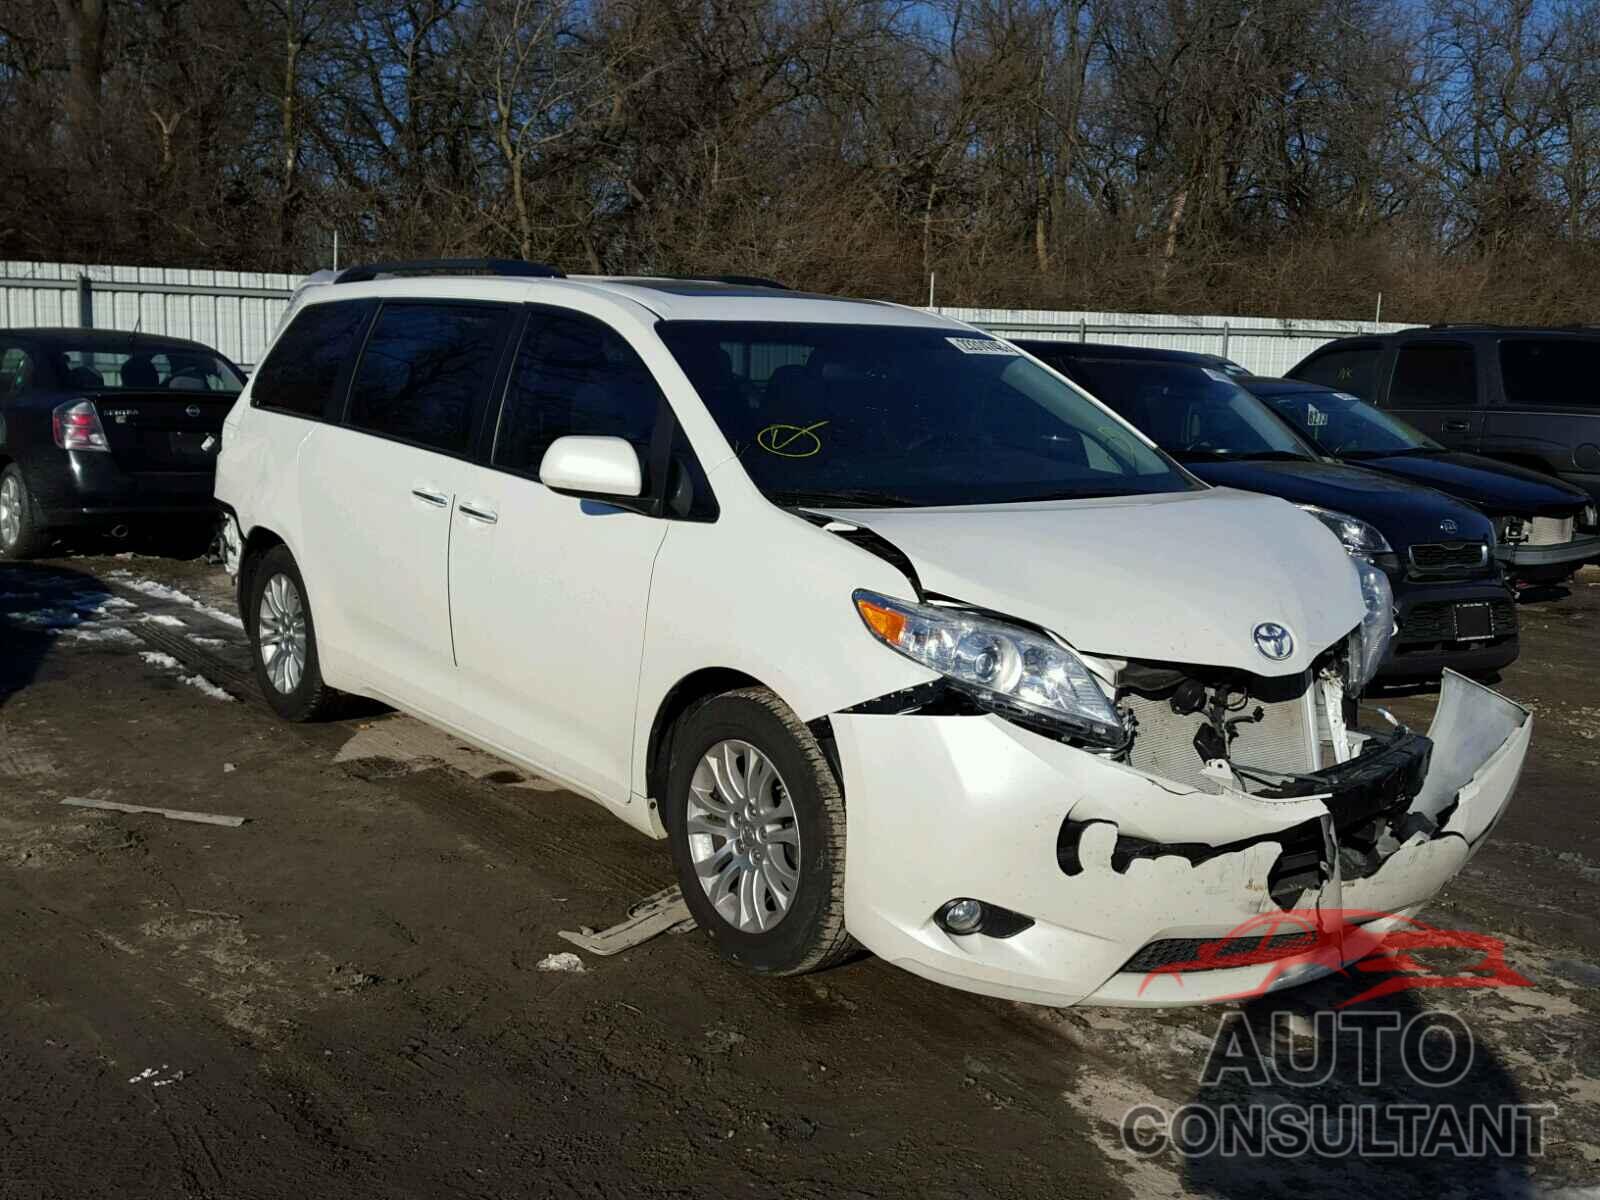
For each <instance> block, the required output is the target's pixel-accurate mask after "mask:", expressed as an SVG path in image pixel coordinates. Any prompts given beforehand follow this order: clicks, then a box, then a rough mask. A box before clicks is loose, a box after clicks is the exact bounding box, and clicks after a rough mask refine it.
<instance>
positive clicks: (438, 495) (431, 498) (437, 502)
mask: <svg viewBox="0 0 1600 1200" xmlns="http://www.w3.org/2000/svg"><path fill="white" fill-rule="evenodd" d="M411 494H412V495H413V496H415V497H416V498H417V499H418V500H421V501H422V502H423V503H424V504H431V505H433V506H434V507H435V508H449V507H450V497H449V496H447V495H445V494H444V493H443V492H432V491H429V490H428V489H427V488H412V489H411Z"/></svg>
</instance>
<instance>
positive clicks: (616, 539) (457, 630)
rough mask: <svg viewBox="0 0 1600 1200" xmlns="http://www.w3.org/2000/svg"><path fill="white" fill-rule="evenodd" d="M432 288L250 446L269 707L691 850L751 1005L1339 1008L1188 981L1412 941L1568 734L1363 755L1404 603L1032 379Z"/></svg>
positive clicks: (1484, 709)
mask: <svg viewBox="0 0 1600 1200" xmlns="http://www.w3.org/2000/svg"><path fill="white" fill-rule="evenodd" d="M442 269H443V270H446V271H449V272H453V273H452V274H429V273H427V272H426V270H425V269H419V268H418V266H417V264H408V265H407V266H406V267H405V268H404V269H401V268H398V267H396V268H385V267H382V266H378V267H363V268H356V269H353V270H350V271H346V272H344V273H343V274H341V275H340V276H338V277H337V278H336V279H335V280H334V281H333V282H331V283H328V284H326V285H323V286H319V287H316V288H311V289H308V290H307V291H306V292H305V293H304V294H303V295H302V296H301V297H300V298H299V300H298V302H297V304H296V306H295V309H294V311H293V312H292V313H291V315H290V318H289V320H288V321H287V322H286V323H285V327H284V329H283V331H282V333H281V334H280V335H279V337H278V338H277V340H276V342H275V344H274V345H273V347H272V348H271V350H270V352H269V353H268V354H267V356H266V358H265V360H264V362H263V363H262V365H261V368H260V369H259V370H258V371H257V372H256V373H255V375H254V376H253V377H252V379H251V381H250V383H249V385H248V387H247V389H246V391H245V394H244V398H243V400H242V402H241V403H239V404H238V405H236V406H235V408H234V410H233V412H232V414H231V415H230V416H229V418H228V420H227V423H226V425H225V427H224V431H223V445H222V450H221V454H220V459H219V466H218V472H217V496H218V499H219V500H220V502H221V503H222V505H223V506H224V509H225V511H226V513H227V514H228V515H227V518H226V521H225V528H224V540H225V542H226V544H227V547H228V555H227V558H228V565H229V569H230V571H231V572H232V573H233V574H234V575H235V578H236V580H237V586H238V594H239V600H240V605H241V611H242V613H243V615H244V618H245V621H246V623H247V628H248V630H249V633H250V636H251V639H252V643H253V646H254V653H255V658H256V668H257V674H258V677H259V680H260V683H261V687H262V690H263V691H264V693H265V694H266V697H267V699H268V700H269V701H270V703H271V704H272V705H273V707H274V708H275V709H276V710H277V711H278V712H279V713H280V714H281V715H282V716H284V717H285V718H288V719H291V720H308V719H312V718H314V717H317V716H320V715H322V714H324V713H326V712H328V711H329V709H330V706H331V705H332V704H333V702H334V701H335V699H336V697H337V694H338V693H356V694H359V695H362V696H368V697H373V698H376V699H378V700H380V701H383V702H386V703H388V704H391V705H394V706H395V707H397V708H399V709H402V710H404V711H405V712H408V713H411V714H413V715H415V716H417V717H418V718H420V719H422V720H425V721H428V722H431V723H433V724H435V725H438V726H440V727H442V728H444V729H447V730H449V731H451V732H452V733H453V734H455V735H457V736H459V737H461V738H463V739H464V740H466V741H469V742H471V743H473V744H476V745H478V746H481V747H483V748H484V749H486V750H488V751H490V752H492V753H494V754H497V755H500V756H503V757H505V758H506V759H509V760H511V761H513V762H515V763H517V764H519V765H522V766H525V767H526V768H527V769H529V770H532V771H536V772H538V773H540V774H542V775H544V776H546V777H548V778H551V779H553V780H557V781H559V782H561V783H562V784H564V785H566V786H567V787H569V788H571V789H572V790H573V791H575V792H578V793H580V794H582V795H585V796H587V797H589V798H591V799H593V800H595V801H596V802H598V803H599V804H600V805H602V806H603V807H605V808H607V809H609V810H610V811H611V812H612V813H614V814H615V815H617V816H619V817H621V818H622V819H623V820H625V821H627V822H628V823H629V824H631V825H633V826H634V827H635V828H637V829H638V830H640V831H641V832H643V833H645V834H648V835H651V836H654V837H659V838H666V839H667V840H668V841H669V842H670V845H671V849H672V854H673V858H674V860H675V863H676V869H677V874H678V878H679V881H680V883H681V886H682V890H683V895H684V898H685V900H686V902H687V903H688V905H689V907H690V909H691V911H692V912H693V914H694V916H695V917H696V919H697V920H698V921H699V923H700V924H701V925H702V926H704V927H705V928H706V929H707V930H709V931H710V933H711V934H712V935H713V937H714V938H715V940H716V943H717V944H718V946H719V947H720V948H721V949H722V951H723V952H724V953H725V954H726V955H727V956H728V957H729V958H731V959H733V960H736V961H738V962H740V963H742V964H744V965H746V966H747V967H749V968H751V969H754V970H757V971H762V972H769V973H779V974H790V973H797V972H801V971H807V970H812V969H815V968H819V967H823V966H826V965H829V964H832V963H835V962H838V961H840V960H841V959H842V958H843V957H845V956H846V955H848V954H850V953H852V952H854V950H855V948H856V947H857V945H860V946H865V947H866V948H868V949H870V950H871V951H873V952H875V953H877V954H878V955H880V956H882V957H884V958H886V959H888V960H889V961H891V962H893V963H895V964H897V965H899V966H902V967H904V968H906V969H908V970H911V971H914V972H916V973H917V974H919V975H923V976H926V977H928V978H930V979H934V980H938V981H940V982H943V983H947V984H951V985H953V986H956V987H960V988H966V989H970V990H972V991H977V992H983V993H988V994H991V995H996V996H1004V997H1010V998H1013V999H1018V1000H1027V1001H1034V1002H1038V1003H1043V1004H1056V1005H1061V1004H1073V1003H1077V1002H1080V1001H1093V1002H1097V1003H1123V1004H1175V1003H1194V1002H1197V1001H1205V1000H1214V999H1218V998H1221V997H1225V996H1231V995H1236V994H1238V993H1241V992H1244V991H1247V990H1249V989H1251V988H1252V987H1268V986H1271V987H1279V986H1285V985H1287V984H1291V983H1298V982H1303V981H1304V980H1306V979H1309V978H1312V977H1313V976H1315V975H1317V974H1322V973H1326V972H1327V971H1328V970H1330V969H1334V968H1335V967H1336V966H1337V965H1338V964H1337V960H1335V961H1334V962H1332V963H1330V962H1329V961H1327V956H1326V954H1325V953H1324V954H1322V955H1321V956H1320V957H1318V958H1316V959H1315V960H1314V961H1310V960H1308V961H1306V962H1303V963H1298V964H1297V963H1294V962H1290V963H1288V964H1287V965H1286V964H1285V963H1284V962H1282V961H1278V962H1269V961H1265V960H1263V961H1260V962H1250V963H1247V964H1244V965H1237V964H1234V965H1227V966H1224V967H1220V968H1219V969H1216V970H1197V971H1193V972H1189V973H1186V974H1184V975H1182V976H1181V977H1179V976H1177V975H1174V974H1173V973H1171V972H1163V973H1156V974H1153V971H1154V969H1155V968H1156V967H1159V966H1161V965H1162V964H1169V963H1172V962H1175V961H1180V960H1189V959H1194V958H1195V954H1194V947H1195V946H1196V945H1197V944H1198V942H1200V941H1203V940H1205V939H1215V938H1222V937H1225V936H1226V935H1227V934H1228V933H1229V932H1230V931H1231V930H1234V929H1236V928H1238V927H1239V926H1240V925H1242V924H1243V923H1245V922H1248V921H1251V920H1253V919H1255V918H1257V917H1259V916H1261V915H1263V914H1271V913H1274V912H1278V911H1291V910H1292V911H1296V912H1306V911H1314V912H1316V913H1319V914H1322V917H1321V918H1320V919H1325V920H1327V921H1330V922H1337V921H1338V920H1339V914H1340V913H1341V912H1350V911H1354V910H1360V911H1362V912H1363V913H1365V914H1368V915H1369V916H1370V915H1371V914H1373V913H1380V914H1390V916H1389V917H1387V918H1382V919H1381V920H1393V921H1399V920H1402V919H1403V918H1404V917H1406V916H1407V915H1409V914H1411V913H1413V912H1415V911H1416V910H1417V909H1418V908H1419V907H1420V906H1422V905H1423V904H1425V903H1426V902H1427V901H1428V900H1429V899H1430V898H1431V897H1432V896H1433V895H1434V893H1435V892H1437V891H1438V889H1439V888H1440V887H1441V886H1442V885H1443V884H1444V883H1445V882H1446V881H1448V880H1449V879H1451V878H1452V877H1453V876H1454V875H1455V874H1456V873H1457V872H1458V871H1459V870H1460V869H1461V867H1462V865H1463V864H1464V863H1465V862H1466V861H1467V860H1468V859H1469V858H1470V857H1471V855H1472V854H1473V853H1474V851H1475V850H1476V849H1477V847H1478V846H1479V845H1480V844H1481V842H1482V839H1483V838H1484V837H1485V836H1486V835H1487V833H1488V831H1489V830H1490V829H1491V828H1493V826H1494V824H1495V822H1496V821H1497V820H1498V818H1499V816H1500V814H1501V812H1502V811H1503V809H1504V808H1505V806H1506V804H1507V803H1508V802H1509V800H1510V797H1511V793H1512V791H1513V790H1514V786H1515V783H1516V778H1517V774H1518V771H1519V769H1520V767H1521V764H1522V761H1523V757H1524V755H1525V754H1526V752H1527V748H1528V739H1529V736H1530V733H1531V729H1532V722H1531V719H1530V717H1529V715H1528V713H1527V712H1526V711H1524V710H1523V709H1521V708H1519V707H1518V706H1516V705H1515V704H1512V703H1511V702H1509V701H1507V700H1505V699H1503V698H1501V697H1500V696H1498V695H1496V694H1495V693H1493V692H1491V691H1489V690H1488V689H1486V688H1484V687H1482V686H1480V685H1478V684H1475V683H1473V682H1471V681H1469V680H1467V679H1466V678H1464V677H1462V676H1460V675H1456V674H1448V675H1446V677H1445V680H1444V683H1443V687H1442V691H1441V695H1440V700H1439V708H1438V715H1437V717H1436V718H1435V720H1434V722H1433V724H1432V727H1431V728H1430V730H1429V731H1428V733H1427V734H1426V735H1424V734H1422V733H1419V732H1416V731H1412V730H1409V729H1406V728H1404V727H1399V726H1391V725H1387V724H1385V725H1381V726H1380V727H1378V728H1376V729H1373V730H1362V729H1358V728H1357V725H1356V720H1355V718H1356V717H1357V715H1358V714H1357V708H1356V705H1355V702H1354V698H1355V697H1356V696H1357V695H1358V694H1359V693H1360V691H1361V689H1362V687H1363V685H1365V684H1366V683H1367V681H1368V680H1369V678H1370V677H1371V675H1372V673H1373V671H1374V670H1375V669H1376V667H1377V664H1378V663H1379V662H1381V661H1382V660H1383V657H1384V653H1385V651H1386V649H1387V644H1388V640H1389V637H1390V634H1391V632H1392V630H1393V623H1394V613H1393V601H1392V596H1391V594H1390V591H1389V587H1388V583H1387V580H1386V579H1385V577H1384V575H1383V573H1382V571H1380V570H1377V569H1376V568H1374V567H1373V566H1372V565H1371V564H1369V563H1366V562H1364V561H1362V560H1360V559H1358V558H1355V557H1353V556H1352V555H1350V554H1349V553H1347V552H1346V550H1345V549H1344V547H1343V546H1342V545H1341V544H1340V542H1339V539H1338V538H1337V537H1335V536H1334V534H1333V533H1332V532H1330V531H1329V530H1328V529H1327V528H1326V527H1325V526H1324V525H1323V523H1322V522H1320V521H1318V520H1317V519H1316V518H1315V517H1313V516H1310V515H1308V514H1306V513H1304V512H1302V511H1300V510H1299V509H1297V508H1295V507H1294V506H1293V505H1291V504H1288V503H1286V502H1284V501H1282V500H1278V499H1275V498H1271V497H1266V496H1260V495H1252V494H1249V493H1245V492H1239V491H1233V490H1228V489H1222V488H1211V487H1208V486H1206V485H1204V484H1202V483H1201V482H1200V481H1199V480H1197V479H1195V478H1194V477H1193V476H1191V475H1189V474H1188V473H1187V472H1186V471H1185V470H1184V469H1183V468H1182V467H1180V466H1179V465H1178V464H1177V463H1175V462H1174V461H1173V460H1172V459H1170V458H1168V457H1167V456H1165V455H1164V454H1162V453H1161V452H1160V451H1159V450H1158V449H1156V447H1155V446H1154V445H1152V444H1151V442H1150V441H1149V440H1148V439H1146V438H1145V437H1143V436H1142V435H1141V434H1139V433H1138V432H1137V431H1136V430H1135V429H1134V428H1133V427H1132V426H1130V425H1128V424H1127V423H1126V422H1125V421H1123V420H1122V419H1121V418H1120V417H1118V416H1117V415H1116V414H1115V413H1114V412H1112V411H1111V410H1110V409H1108V408H1106V407H1105V406H1103V405H1102V404H1100V403H1099V402H1098V401H1096V400H1095V399H1094V398H1093V397H1092V396H1090V395H1089V394H1087V393H1086V392H1084V391H1082V390H1081V389H1079V388H1077V387H1075V386H1074V385H1072V384H1070V383H1068V382H1067V381H1066V380H1065V379H1064V378H1063V377H1062V376H1060V375H1058V374H1056V373H1055V372H1053V371H1051V370H1050V369H1049V368H1047V367H1045V366H1043V365H1042V364H1040V363H1039V362H1038V361H1036V360H1035V359H1033V358H1031V357H1030V356H1028V355H1026V354H1024V353H1022V352H1020V351H1019V350H1017V349H1016V347H1014V346H1013V345H1011V344H1010V343H1008V342H1006V341H1003V340H1001V339H998V338H995V337H992V336H990V335H988V334H985V333H982V332H980V331H978V330H976V329H974V328H972V327H970V326H966V325H962V324H960V323H958V322H955V321H951V320H947V319H943V318H940V317H937V316H933V315H930V314H928V313H926V312H921V311H918V310H915V309H910V308H904V307H900V306H896V305H892V304H880V303H871V302H865V301H853V300H843V299H836V298H832V297H826V296H815V295H805V294H801V293H796V292H790V291H786V290H784V289H782V288H781V287H778V286H766V285H761V284H759V283H754V282H751V281H743V280H740V281H731V282H726V281H715V280H678V279H648V278H638V279H634V278H566V277H564V276H562V275H560V273H559V272H556V271H554V270H552V269H550V268H546V267H540V266H536V265H533V264H525V263H491V264H483V265H482V267H481V270H486V271H488V272H489V273H488V274H483V273H479V274H475V275H469V274H466V273H465V271H466V270H467V268H466V267H464V266H463V265H461V264H452V265H449V266H448V267H445V268H442ZM1384 927H1385V926H1384V925H1383V924H1382V923H1381V921H1380V923H1379V924H1377V925H1374V926H1369V931H1370V932H1374V933H1376V932H1379V931H1381V929H1382V928H1384ZM1359 941H1360V939H1352V944H1357V942H1359ZM1361 944H1365V945H1370V944H1371V943H1370V941H1366V942H1362V943H1361ZM1268 957H1269V956H1268ZM1230 962H1231V960H1230Z"/></svg>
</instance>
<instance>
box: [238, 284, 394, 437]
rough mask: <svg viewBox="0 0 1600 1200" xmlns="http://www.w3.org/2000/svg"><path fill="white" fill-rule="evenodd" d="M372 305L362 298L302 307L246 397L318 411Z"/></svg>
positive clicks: (307, 413) (301, 411)
mask: <svg viewBox="0 0 1600 1200" xmlns="http://www.w3.org/2000/svg"><path fill="white" fill-rule="evenodd" d="M371 311H372V306H371V305H370V304H368V303H367V302H366V301H364V300H340V301H335V302H334V303H332V304H312V305H308V306H307V307H306V308H304V309H302V310H301V311H300V312H299V313H298V314H297V315H296V316H295V319H294V320H293V322H291V323H290V325H289V328H288V329H286V330H284V331H283V336H282V337H280V338H279V339H278V341H277V344H276V345H274V346H273V347H272V353H270V354H268V355H267V361H266V362H264V363H262V364H261V369H260V370H258V371H257V372H256V378H255V386H254V387H253V388H252V389H251V392H250V403H251V404H253V405H254V406H255V407H257V408H273V409H278V410H279V411H281V412H288V413H294V414H296V415H297V416H302V417H320V416H322V414H323V412H324V410H325V407H326V405H327V402H328V400H329V399H330V398H331V397H332V395H333V388H334V385H335V384H336V383H338V381H339V374H340V372H341V371H342V370H343V369H344V365H345V363H347V362H348V361H349V360H350V359H351V357H352V356H354V354H355V352H356V350H357V349H358V348H359V347H358V345H357V342H356V339H357V338H359V337H360V336H361V330H362V327H363V326H364V325H365V324H366V319H367V314H368V313H369V312H371Z"/></svg>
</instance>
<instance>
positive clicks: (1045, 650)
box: [852, 590, 1127, 748]
mask: <svg viewBox="0 0 1600 1200" xmlns="http://www.w3.org/2000/svg"><path fill="white" fill-rule="evenodd" d="M852 599H853V600H854V601H855V606H856V612H857V613H859V614H860V616H861V620H862V623H863V624H865V625H866V627H867V629H868V631H869V632H871V634H872V636H873V637H875V638H877V639H878V640H879V641H880V642H882V643H883V644H884V645H886V646H888V647H889V648H890V649H892V650H896V651H898V652H899V653H901V654H903V655H905V656H906V657H907V658H909V659H911V660H912V661H913V662H917V663H920V664H922V665H923V666H925V667H927V668H929V669H930V670H934V671H937V672H939V674H941V675H943V676H944V677H945V678H946V679H947V680H949V682H950V683H951V684H953V685H954V686H956V687H958V688H960V689H961V690H962V691H963V692H965V693H966V694H967V695H969V696H971V697H972V699H973V700H975V701H976V702H977V703H978V704H980V705H981V706H983V707H984V708H988V709H991V710H993V711H995V712H998V713H1000V714H1001V715H1004V716H1010V717H1013V718H1020V719H1022V720H1024V721H1029V720H1031V721H1033V722H1036V723H1039V724H1043V725H1046V726H1048V727H1050V728H1052V729H1056V730H1059V731H1061V732H1063V733H1067V734H1070V735H1072V736H1074V737H1078V738H1081V739H1083V740H1085V741H1089V742H1093V743H1095V744H1097V745H1101V746H1106V747H1109V748H1115V747H1119V746H1121V745H1122V744H1123V743H1124V742H1126V741H1127V733H1126V731H1125V730H1124V729H1123V726H1122V720H1121V718H1120V717H1118V715H1117V710H1116V708H1115V707H1114V706H1113V705H1112V703H1111V701H1110V700H1109V699H1108V698H1107V697H1106V694H1105V692H1104V691H1102V690H1101V687H1100V684H1099V682H1098V681H1097V680H1096V679H1095V677H1094V675H1093V674H1091V673H1090V671H1089V668H1088V667H1086V666H1084V665H1083V660H1082V659H1080V658H1079V657H1078V656H1077V655H1076V654H1074V653H1073V652H1072V651H1071V650H1068V649H1067V648H1066V647H1065V646H1062V645H1060V644H1059V643H1058V642H1056V641H1054V640H1053V639H1051V638H1050V637H1048V636H1046V635H1045V634H1042V633H1038V632H1035V631H1034V630H1031V629H1023V628H1021V627H1020V626H1016V625H1007V624H1005V623H1004V622H1001V621H994V620H990V619H988V618H986V617H979V616H974V615H973V614H972V613H969V612H964V611H962V610H961V609H957V608H938V607H935V606H933V605H928V604H912V603H910V602H908V601H905V600H896V599H893V598H892V597H889V596H882V595H879V594H878V593H877V592H869V591H866V590H858V591H856V592H855V593H854V595H853V597H852Z"/></svg>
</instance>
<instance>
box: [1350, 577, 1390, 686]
mask: <svg viewBox="0 0 1600 1200" xmlns="http://www.w3.org/2000/svg"><path fill="white" fill-rule="evenodd" d="M1350 561H1351V562H1352V563H1353V564H1354V565H1355V568H1356V575H1357V576H1358V577H1359V578H1360V580H1361V599H1362V600H1363V601H1364V602H1365V603H1366V606H1367V611H1366V614H1365V615H1364V616H1362V618H1361V624H1360V625H1358V626H1357V627H1356V630H1355V632H1354V633H1352V634H1351V635H1350V663H1349V667H1348V669H1347V672H1346V674H1347V675H1348V677H1349V680H1350V690H1351V692H1352V693H1354V694H1359V693H1360V692H1361V690H1362V689H1363V688H1365V687H1366V686H1367V684H1369V683H1371V682H1372V677H1373V676H1374V675H1376V674H1377V673H1378V668H1379V667H1380V666H1382V665H1383V660H1384V657H1385V656H1386V655H1387V654H1388V653H1389V639H1390V638H1392V637H1393V636H1394V588H1393V587H1391V586H1390V584H1389V577H1388V576H1387V575H1385V574H1384V573H1383V571H1382V570H1381V569H1380V568H1379V567H1377V566H1375V565H1373V564H1372V563H1370V562H1368V561H1367V560H1366V559H1365V558H1359V557H1355V556H1352V557H1351V559H1350Z"/></svg>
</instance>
